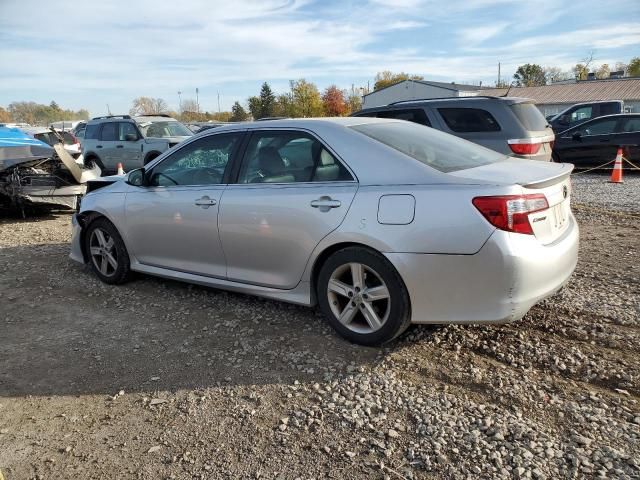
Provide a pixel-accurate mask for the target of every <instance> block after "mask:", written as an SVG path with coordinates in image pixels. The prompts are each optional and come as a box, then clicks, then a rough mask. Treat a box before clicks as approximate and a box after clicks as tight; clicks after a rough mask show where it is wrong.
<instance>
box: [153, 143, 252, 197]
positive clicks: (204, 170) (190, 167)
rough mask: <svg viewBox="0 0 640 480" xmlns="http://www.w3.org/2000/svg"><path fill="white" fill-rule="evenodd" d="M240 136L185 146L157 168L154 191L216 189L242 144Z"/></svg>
mask: <svg viewBox="0 0 640 480" xmlns="http://www.w3.org/2000/svg"><path fill="white" fill-rule="evenodd" d="M241 137H242V135H241V134H238V133H230V134H225V135H211V136H208V137H204V138H200V139H198V140H196V141H194V142H191V143H189V144H188V145H185V146H184V147H182V148H180V149H179V150H177V151H176V152H175V153H173V154H172V155H169V156H168V157H167V158H166V159H165V160H163V161H162V162H161V163H160V164H158V165H157V166H156V167H155V168H154V169H153V170H152V171H151V173H150V178H149V184H150V185H151V186H155V187H175V186H179V185H217V184H221V183H223V179H224V172H225V169H226V167H227V164H228V163H229V162H230V161H231V159H232V156H233V154H234V152H235V151H236V148H237V146H238V143H239V142H240V138H241Z"/></svg>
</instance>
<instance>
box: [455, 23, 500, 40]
mask: <svg viewBox="0 0 640 480" xmlns="http://www.w3.org/2000/svg"><path fill="white" fill-rule="evenodd" d="M508 26H509V23H507V22H502V23H494V24H493V25H487V26H482V27H471V28H463V29H462V30H460V31H459V32H458V35H459V37H460V41H461V42H463V43H472V44H475V43H482V42H484V41H486V40H489V39H490V38H493V37H495V36H496V35H498V34H499V33H501V32H502V31H503V30H504V29H505V28H507V27H508Z"/></svg>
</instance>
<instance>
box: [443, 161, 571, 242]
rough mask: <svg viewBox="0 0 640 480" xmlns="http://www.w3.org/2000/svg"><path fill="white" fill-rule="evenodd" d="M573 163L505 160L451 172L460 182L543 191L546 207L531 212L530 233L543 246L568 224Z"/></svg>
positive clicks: (531, 191)
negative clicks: (570, 177) (514, 186)
mask: <svg viewBox="0 0 640 480" xmlns="http://www.w3.org/2000/svg"><path fill="white" fill-rule="evenodd" d="M572 170H573V165H571V164H562V163H541V162H535V161H531V160H505V161H502V162H496V163H491V164H489V165H483V166H480V167H476V168H470V169H467V170H459V171H456V172H450V173H449V175H453V176H455V177H457V178H459V179H460V180H463V181H465V182H466V181H473V182H477V183H481V184H487V185H504V186H512V185H519V186H520V187H522V194H523V195H531V194H543V195H544V196H545V198H546V199H547V203H548V208H545V209H544V210H539V211H536V212H534V213H531V214H530V215H529V216H528V218H529V223H530V224H531V228H532V230H533V234H534V235H535V236H536V238H537V239H538V240H539V241H540V242H541V243H542V244H544V245H547V244H550V243H553V242H554V241H556V240H557V239H558V238H560V237H561V236H562V234H563V233H564V232H565V231H566V230H567V228H568V227H569V224H570V217H571V209H570V199H571V182H570V179H569V175H570V174H571V171H572Z"/></svg>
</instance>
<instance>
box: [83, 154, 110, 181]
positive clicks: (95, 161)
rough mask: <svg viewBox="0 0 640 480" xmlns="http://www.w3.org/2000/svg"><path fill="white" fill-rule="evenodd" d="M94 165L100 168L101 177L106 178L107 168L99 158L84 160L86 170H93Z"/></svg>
mask: <svg viewBox="0 0 640 480" xmlns="http://www.w3.org/2000/svg"><path fill="white" fill-rule="evenodd" d="M94 165H97V166H98V167H100V176H102V177H104V176H105V168H104V165H103V164H102V162H101V161H100V159H99V158H98V157H89V158H85V159H84V166H85V167H86V168H93V166H94Z"/></svg>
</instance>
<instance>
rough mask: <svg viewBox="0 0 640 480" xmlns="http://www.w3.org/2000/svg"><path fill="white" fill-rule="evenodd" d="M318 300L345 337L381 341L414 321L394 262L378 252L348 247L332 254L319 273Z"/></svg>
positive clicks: (362, 341) (360, 341) (365, 342)
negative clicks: (392, 263)
mask: <svg viewBox="0 0 640 480" xmlns="http://www.w3.org/2000/svg"><path fill="white" fill-rule="evenodd" d="M316 293H317V297H318V303H319V304H320V308H321V310H322V312H323V313H324V315H325V316H326V317H327V319H328V321H329V324H330V325H331V326H332V327H333V328H334V329H335V330H336V331H337V332H338V333H339V334H340V335H342V336H343V337H344V338H346V339H347V340H349V341H351V342H354V343H358V344H360V345H369V346H372V345H382V344H384V343H387V342H389V341H391V340H393V339H394V338H396V337H397V336H399V335H400V334H402V333H403V332H404V331H405V330H406V329H407V327H408V326H409V324H410V323H411V308H410V302H409V294H408V293H407V289H406V287H405V286H404V282H403V281H402V278H401V277H400V275H399V274H398V272H397V271H396V270H395V268H394V267H393V265H391V263H390V262H389V261H388V260H387V259H386V258H384V257H383V256H382V255H380V254H379V253H377V252H374V251H372V250H369V249H367V248H363V247H347V248H345V249H343V250H339V251H337V252H336V253H334V254H333V255H331V256H330V257H329V258H328V259H327V260H326V262H325V263H324V265H322V268H321V269H320V273H319V275H318V282H317V292H316Z"/></svg>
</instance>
